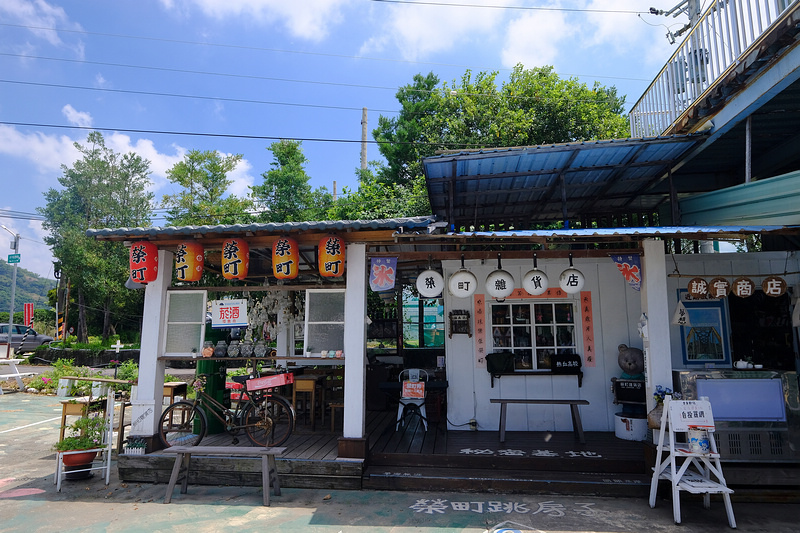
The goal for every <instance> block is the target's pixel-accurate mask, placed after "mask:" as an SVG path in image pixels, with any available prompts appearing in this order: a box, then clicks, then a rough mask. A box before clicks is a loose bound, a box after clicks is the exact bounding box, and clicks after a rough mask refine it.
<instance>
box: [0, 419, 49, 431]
mask: <svg viewBox="0 0 800 533" xmlns="http://www.w3.org/2000/svg"><path fill="white" fill-rule="evenodd" d="M60 419H61V417H60V416H57V417H55V418H48V419H47V420H42V421H40V422H34V423H33V424H28V425H26V426H20V427H18V428H11V429H4V430H3V431H0V434H3V433H8V432H9V431H17V430H18V429H25V428H29V427H31V426H38V425H39V424H44V423H45V422H52V421H53V420H60Z"/></svg>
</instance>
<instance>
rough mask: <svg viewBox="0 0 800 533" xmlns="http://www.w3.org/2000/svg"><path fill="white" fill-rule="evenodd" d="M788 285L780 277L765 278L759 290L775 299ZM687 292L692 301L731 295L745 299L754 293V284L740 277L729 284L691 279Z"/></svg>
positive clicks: (717, 279) (725, 280)
mask: <svg viewBox="0 0 800 533" xmlns="http://www.w3.org/2000/svg"><path fill="white" fill-rule="evenodd" d="M787 288H788V284H787V283H786V280H784V279H783V278H781V277H780V276H767V277H766V278H764V281H762V282H761V290H762V291H764V294H766V295H767V296H773V297H775V298H777V297H779V296H783V295H784V294H785V293H786V289H787ZM687 291H688V292H689V295H690V296H691V297H692V299H694V300H704V299H708V298H725V297H726V296H728V295H730V294H733V295H734V296H738V297H740V298H747V297H749V296H752V295H753V294H755V292H756V284H755V283H754V282H753V280H751V279H750V278H748V277H747V276H740V277H738V278H736V279H735V280H733V283H731V282H729V281H728V280H727V279H726V278H722V277H717V278H713V279H712V280H711V281H706V280H705V279H703V278H692V279H691V280H689V284H688V285H687Z"/></svg>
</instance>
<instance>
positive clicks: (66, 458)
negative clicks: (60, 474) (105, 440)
mask: <svg viewBox="0 0 800 533" xmlns="http://www.w3.org/2000/svg"><path fill="white" fill-rule="evenodd" d="M95 457H97V452H83V453H70V454H64V455H63V456H62V459H61V460H62V461H63V462H64V466H82V465H91V464H92V461H94V458H95Z"/></svg>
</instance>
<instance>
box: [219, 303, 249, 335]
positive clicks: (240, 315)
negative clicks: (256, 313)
mask: <svg viewBox="0 0 800 533" xmlns="http://www.w3.org/2000/svg"><path fill="white" fill-rule="evenodd" d="M246 326H247V300H214V301H212V302H211V327H212V328H242V327H246Z"/></svg>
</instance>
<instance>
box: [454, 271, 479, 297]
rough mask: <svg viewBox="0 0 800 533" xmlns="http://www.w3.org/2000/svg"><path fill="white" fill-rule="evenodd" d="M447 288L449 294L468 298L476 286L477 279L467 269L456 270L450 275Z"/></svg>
mask: <svg viewBox="0 0 800 533" xmlns="http://www.w3.org/2000/svg"><path fill="white" fill-rule="evenodd" d="M447 288H448V289H450V294H452V295H453V296H455V297H456V298H469V297H470V296H472V295H473V294H474V293H475V289H477V288H478V280H477V278H475V274H473V273H472V272H470V271H469V270H466V269H460V270H456V271H455V272H453V274H452V275H451V276H450V281H449V282H448V283H447Z"/></svg>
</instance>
